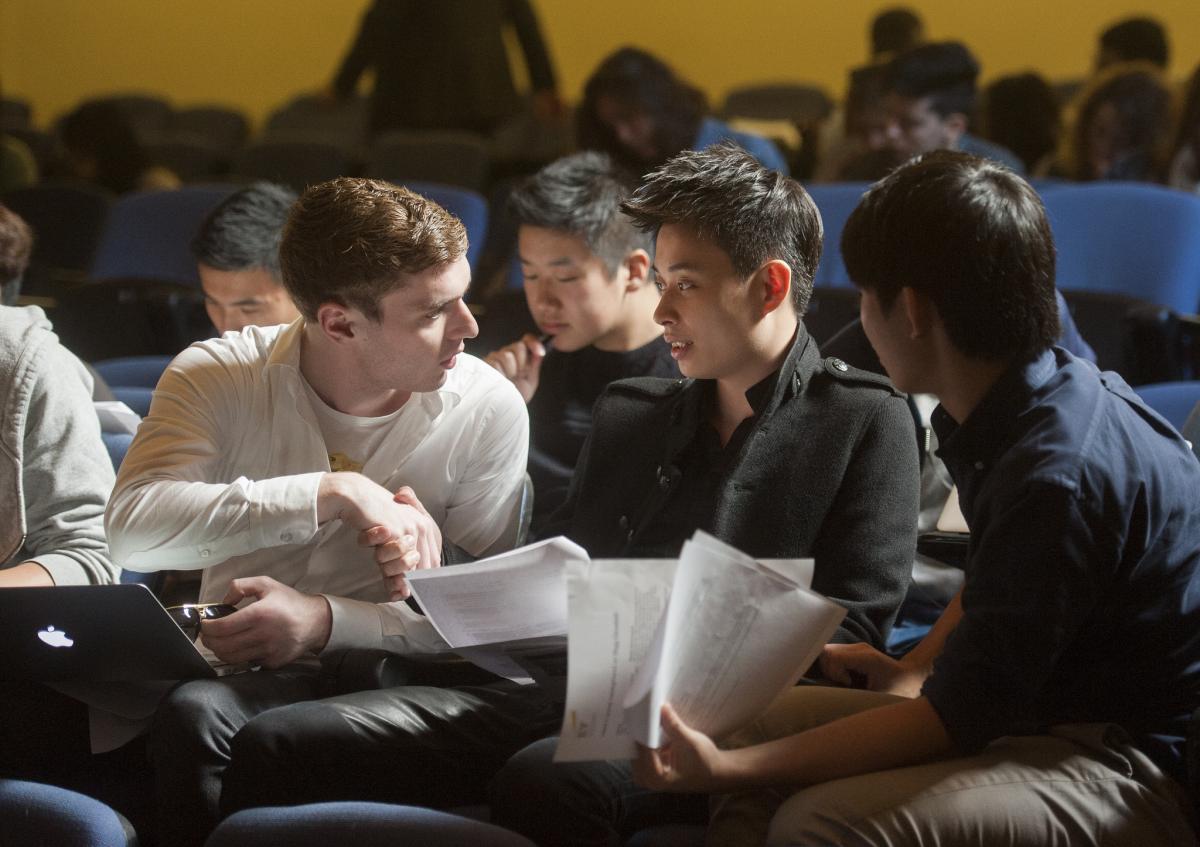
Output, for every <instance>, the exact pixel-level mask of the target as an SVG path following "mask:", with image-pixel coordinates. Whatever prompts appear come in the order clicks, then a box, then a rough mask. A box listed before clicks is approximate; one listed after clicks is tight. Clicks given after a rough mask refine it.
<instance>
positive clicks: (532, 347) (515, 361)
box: [484, 333, 550, 403]
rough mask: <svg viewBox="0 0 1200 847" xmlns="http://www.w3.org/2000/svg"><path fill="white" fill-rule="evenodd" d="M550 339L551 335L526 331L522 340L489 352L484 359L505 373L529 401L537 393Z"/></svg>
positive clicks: (526, 400)
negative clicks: (537, 334) (538, 334)
mask: <svg viewBox="0 0 1200 847" xmlns="http://www.w3.org/2000/svg"><path fill="white" fill-rule="evenodd" d="M549 341H550V336H549V335H543V336H541V337H540V338H539V337H538V336H536V335H532V334H530V333H526V334H525V335H523V336H521V340H520V341H514V342H513V343H512V344H508V345H505V346H504V347H501V348H500V349H499V350H493V351H492V352H491V353H488V354H487V356H485V357H484V361H485V362H487V363H488V364H489V365H491V366H492V367H493V368H495V369H496V370H498V371H500V373H502V374H504V376H505V377H507V378H508V379H509V381H510V382H512V384H513V385H515V386H516V387H517V391H519V392H521V396H522V397H523V398H524V399H525V402H526V403H528V402H529V401H530V400H532V399H533V395H534V394H535V393H537V388H538V379H539V378H540V376H541V372H542V360H544V359H545V358H546V345H547V344H548V343H549Z"/></svg>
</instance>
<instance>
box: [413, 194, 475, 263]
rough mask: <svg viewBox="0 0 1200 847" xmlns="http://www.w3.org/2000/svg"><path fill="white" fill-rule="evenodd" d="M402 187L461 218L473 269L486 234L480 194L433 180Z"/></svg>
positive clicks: (469, 259)
mask: <svg viewBox="0 0 1200 847" xmlns="http://www.w3.org/2000/svg"><path fill="white" fill-rule="evenodd" d="M404 186H405V187H406V188H408V189H409V190H410V191H414V192H416V193H417V194H420V195H421V196H422V197H426V198H428V199H430V200H432V201H433V202H434V203H437V204H438V205H439V206H441V207H442V208H443V209H445V210H446V211H448V212H450V213H451V214H452V215H454V216H455V217H456V218H458V219H459V220H460V221H462V223H463V226H465V227H466V228H467V241H468V246H467V261H468V262H469V263H470V264H471V270H475V263H476V262H477V261H478V260H479V254H480V253H481V252H482V251H483V245H484V244H485V243H486V242H487V235H488V205H487V200H485V199H484V198H483V195H481V194H479V193H478V192H475V191H471V190H470V189H467V188H458V187H455V186H453V185H442V184H439V183H434V182H418V181H415V180H410V181H409V182H406V183H404Z"/></svg>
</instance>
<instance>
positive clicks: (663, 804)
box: [491, 738, 708, 847]
mask: <svg viewBox="0 0 1200 847" xmlns="http://www.w3.org/2000/svg"><path fill="white" fill-rule="evenodd" d="M557 743H558V739H557V738H546V739H543V740H541V741H537V742H535V743H533V744H531V745H529V746H528V747H526V748H525V749H524V750H522V751H521V752H519V753H517V754H516V755H515V756H513V757H512V758H511V759H509V761H508V763H507V764H506V765H505V766H504V767H503V768H502V769H501V770H500V772H499V773H498V774H496V777H495V779H494V780H493V782H492V788H491V803H492V818H491V819H492V823H495V824H497V825H499V826H502V827H505V828H507V829H511V830H514V831H516V832H519V833H521V834H522V835H524V836H525V837H526V838H529V839H531V840H533V841H535V842H537V844H538V845H540V847H560V845H562V847H566V845H577V847H592V846H593V845H594V847H613V845H620V844H623V843H624V842H625V840H626V839H627V838H629V837H630V836H631V835H633V834H634V833H635V832H637V831H638V830H640V829H645V828H646V827H649V826H659V825H665V824H699V825H701V826H703V825H705V824H707V823H708V797H707V795H704V794H667V793H663V792H658V791H650V790H649V789H646V788H641V787H639V786H638V785H636V784H634V782H633V778H632V776H631V771H630V766H629V763H628V762H620V761H617V762H564V763H559V764H555V763H554V761H553V757H554V748H555V745H556V744H557Z"/></svg>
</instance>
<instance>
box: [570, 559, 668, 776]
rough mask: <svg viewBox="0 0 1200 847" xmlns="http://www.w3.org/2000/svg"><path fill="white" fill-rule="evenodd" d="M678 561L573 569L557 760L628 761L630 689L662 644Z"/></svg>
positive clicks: (613, 562) (599, 563)
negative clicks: (659, 635) (662, 624)
mask: <svg viewBox="0 0 1200 847" xmlns="http://www.w3.org/2000/svg"><path fill="white" fill-rule="evenodd" d="M676 564H677V563H676V561H675V560H674V559H598V560H596V561H594V562H592V563H591V564H590V565H585V564H573V565H571V566H570V567H569V568H568V571H567V603H568V606H569V608H570V622H569V632H568V634H567V662H568V666H569V668H570V672H569V673H568V675H567V692H566V708H565V710H564V712H563V726H562V731H561V732H560V734H559V740H558V749H557V750H556V751H555V754H554V760H555V761H558V762H578V761H591V760H596V759H628V758H630V757H631V756H633V755H634V752H635V748H634V743H633V735H632V733H631V732H630V729H629V727H628V726H627V724H626V720H625V708H624V705H623V703H622V699H623V697H624V693H625V691H626V689H627V688H628V687H629V683H630V681H631V680H632V679H633V675H634V673H635V672H636V671H637V669H638V667H639V665H641V663H642V659H643V658H644V656H645V654H646V651H647V650H648V649H650V647H651V645H652V644H653V643H654V641H655V634H656V630H657V629H658V626H659V621H661V620H662V617H663V614H662V613H663V609H665V608H666V605H667V597H668V596H669V594H670V590H671V581H672V579H673V577H674V573H675V567H676Z"/></svg>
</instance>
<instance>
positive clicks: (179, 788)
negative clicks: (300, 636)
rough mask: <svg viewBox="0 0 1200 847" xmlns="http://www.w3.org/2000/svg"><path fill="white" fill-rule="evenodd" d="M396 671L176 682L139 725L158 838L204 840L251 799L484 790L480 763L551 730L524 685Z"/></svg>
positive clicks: (455, 801) (450, 801)
mask: <svg viewBox="0 0 1200 847" xmlns="http://www.w3.org/2000/svg"><path fill="white" fill-rule="evenodd" d="M490 679H491V680H493V681H490V682H486V683H483V684H471V685H459V686H454V687H439V686H435V685H404V686H399V687H393V688H386V689H377V690H365V691H354V692H343V693H336V694H333V695H332V696H330V680H329V679H328V678H327V677H325V676H322V674H321V672H320V671H319V670H318V669H316V668H312V667H307V666H289V667H287V668H282V669H280V670H277V671H256V672H253V673H248V674H241V675H236V676H229V677H224V678H222V679H219V680H198V681H192V682H187V683H184V684H182V685H180V686H178V687H177V688H176V689H175V690H174V691H173V692H172V693H171V694H169V695H168V696H167V697H166V699H165V700H164V702H163V705H162V706H161V707H160V708H159V712H158V715H157V717H156V720H155V725H154V727H153V729H152V731H151V736H150V751H151V758H152V761H153V764H154V769H155V777H156V784H157V790H158V797H159V805H158V810H159V819H160V820H159V834H160V838H161V840H162V843H164V844H172V845H180V846H181V847H187V845H200V844H203V842H204V839H205V837H206V836H207V835H208V833H209V832H210V831H211V830H212V828H213V827H215V826H216V824H217V822H218V821H219V820H220V818H221V817H222V816H224V815H227V814H230V813H232V812H234V811H237V810H238V809H243V808H248V807H252V806H264V805H293V804H299V803H312V802H320V801H328V800H373V801H378V802H393V803H408V804H413V805H421V806H431V807H435V808H439V807H440V808H445V807H450V806H458V805H467V804H473V803H479V802H483V801H484V799H485V798H486V787H487V784H488V781H489V780H490V778H491V776H492V775H493V774H494V773H495V771H496V770H498V769H499V768H500V767H501V766H502V765H503V764H504V762H505V761H506V760H507V758H508V757H509V756H510V755H511V754H512V753H513V752H515V751H516V750H519V749H520V748H521V747H523V746H524V745H526V744H528V743H530V742H532V741H534V740H536V739H538V738H542V737H545V736H546V735H548V734H550V733H553V732H555V731H556V730H557V728H558V725H559V721H560V718H561V707H560V706H559V705H557V704H554V703H552V702H551V701H550V700H549V699H548V698H546V697H545V695H544V694H543V693H542V692H541V691H540V690H539V689H538V688H537V687H535V686H520V685H517V684H515V683H512V682H509V681H507V680H500V679H499V678H497V677H490Z"/></svg>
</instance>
